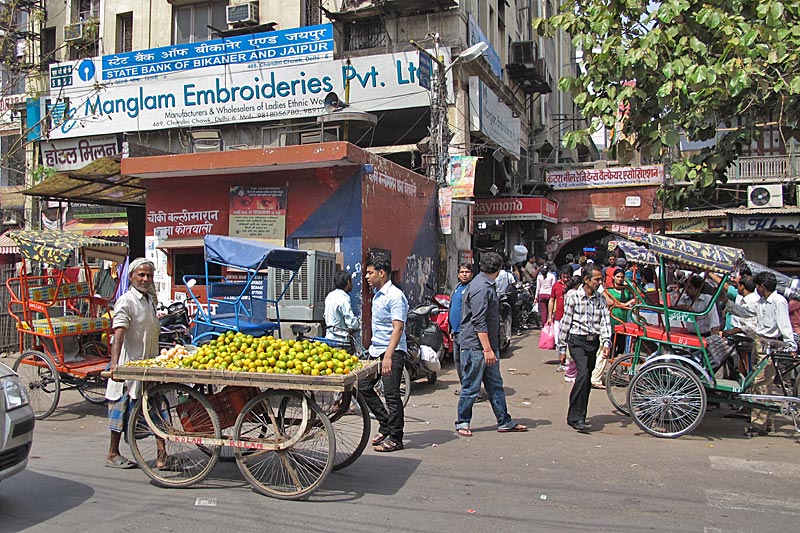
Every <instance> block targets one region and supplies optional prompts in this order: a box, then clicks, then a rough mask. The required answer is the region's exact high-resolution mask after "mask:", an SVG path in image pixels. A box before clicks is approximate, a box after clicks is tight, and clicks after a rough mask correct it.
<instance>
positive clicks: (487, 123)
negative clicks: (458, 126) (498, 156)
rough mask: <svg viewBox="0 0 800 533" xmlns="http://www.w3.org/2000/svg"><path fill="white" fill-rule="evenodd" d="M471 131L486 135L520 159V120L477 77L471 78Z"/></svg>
mask: <svg viewBox="0 0 800 533" xmlns="http://www.w3.org/2000/svg"><path fill="white" fill-rule="evenodd" d="M469 101H470V106H469V108H470V113H469V129H470V131H477V132H480V133H482V134H483V135H485V136H486V137H487V138H489V139H490V140H492V141H494V142H496V143H497V144H499V145H500V146H501V147H503V148H504V149H505V150H506V151H507V152H508V153H509V154H511V155H512V156H514V158H515V159H519V157H520V149H519V142H520V120H519V119H518V118H514V114H513V112H512V111H511V109H510V108H509V107H508V106H507V105H505V104H504V103H503V102H501V101H500V99H499V98H498V97H497V95H496V94H495V93H494V92H493V91H492V90H491V89H490V88H489V86H488V85H486V84H485V83H483V82H482V81H481V80H480V78H478V77H477V76H470V78H469Z"/></svg>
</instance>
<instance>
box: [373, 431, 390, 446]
mask: <svg viewBox="0 0 800 533" xmlns="http://www.w3.org/2000/svg"><path fill="white" fill-rule="evenodd" d="M388 438H389V435H384V434H383V433H378V434H376V435H375V436H374V437H372V445H373V446H377V445H378V444H380V443H381V442H383V441H385V440H386V439H388Z"/></svg>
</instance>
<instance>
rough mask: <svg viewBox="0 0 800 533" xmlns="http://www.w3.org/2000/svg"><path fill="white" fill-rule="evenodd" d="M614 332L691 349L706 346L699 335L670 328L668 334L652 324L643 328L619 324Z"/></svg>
mask: <svg viewBox="0 0 800 533" xmlns="http://www.w3.org/2000/svg"><path fill="white" fill-rule="evenodd" d="M614 331H615V332H616V333H619V334H620V335H630V336H631V337H645V338H647V339H652V340H655V341H661V342H669V343H672V344H680V345H682V346H688V347H690V348H701V347H705V346H706V342H705V339H701V338H699V337H698V336H697V335H695V334H693V333H691V332H689V331H687V330H685V329H683V328H670V329H669V333H667V331H666V329H665V328H664V327H663V326H654V325H650V324H645V325H643V326H642V325H639V324H636V323H634V322H626V323H624V324H617V325H616V326H614Z"/></svg>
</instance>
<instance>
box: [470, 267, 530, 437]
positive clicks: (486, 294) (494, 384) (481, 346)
mask: <svg viewBox="0 0 800 533" xmlns="http://www.w3.org/2000/svg"><path fill="white" fill-rule="evenodd" d="M502 264H503V259H502V258H501V257H500V255H499V254H497V253H495V252H486V253H483V254H481V260H480V265H481V273H480V274H478V275H477V276H475V279H473V280H472V281H471V282H470V284H469V285H468V286H467V289H466V290H465V291H464V301H463V310H462V311H461V317H462V318H461V334H460V339H459V340H460V342H461V361H462V364H463V378H462V383H461V394H460V396H459V398H458V419H457V420H456V432H457V433H458V434H459V435H460V436H462V437H471V436H472V430H471V429H470V422H471V421H472V406H473V404H474V403H475V400H476V399H477V397H478V391H480V388H481V383H483V384H484V385H485V386H486V392H487V393H488V395H489V403H491V405H492V411H493V412H494V415H495V417H496V418H497V431H499V432H500V433H509V432H517V431H527V430H528V428H527V427H526V426H524V425H522V424H517V423H515V422H514V420H512V418H511V415H509V414H508V407H507V406H506V394H505V391H503V378H502V376H501V375H500V364H499V361H498V359H497V354H498V353H499V352H500V303H499V298H498V296H497V291H496V289H495V285H494V281H495V279H496V278H497V274H498V272H500V267H501V266H502Z"/></svg>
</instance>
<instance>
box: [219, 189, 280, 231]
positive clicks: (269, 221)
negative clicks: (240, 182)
mask: <svg viewBox="0 0 800 533" xmlns="http://www.w3.org/2000/svg"><path fill="white" fill-rule="evenodd" d="M287 196H288V189H287V188H286V187H257V186H254V187H240V186H235V187H231V197H230V205H231V209H230V218H229V222H228V224H229V228H228V235H230V236H231V237H243V238H253V239H259V240H262V241H266V242H268V243H270V244H276V245H279V246H285V242H286V198H287Z"/></svg>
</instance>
